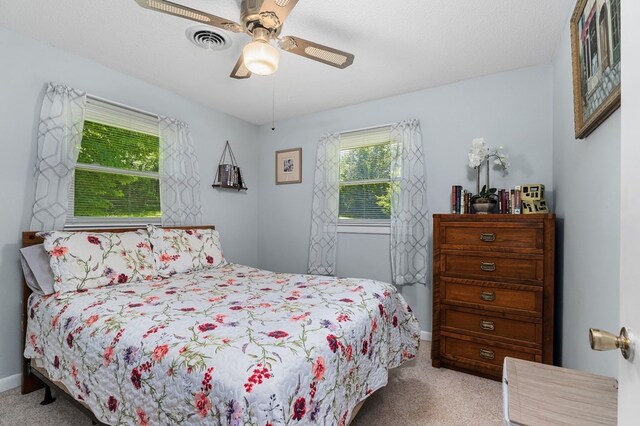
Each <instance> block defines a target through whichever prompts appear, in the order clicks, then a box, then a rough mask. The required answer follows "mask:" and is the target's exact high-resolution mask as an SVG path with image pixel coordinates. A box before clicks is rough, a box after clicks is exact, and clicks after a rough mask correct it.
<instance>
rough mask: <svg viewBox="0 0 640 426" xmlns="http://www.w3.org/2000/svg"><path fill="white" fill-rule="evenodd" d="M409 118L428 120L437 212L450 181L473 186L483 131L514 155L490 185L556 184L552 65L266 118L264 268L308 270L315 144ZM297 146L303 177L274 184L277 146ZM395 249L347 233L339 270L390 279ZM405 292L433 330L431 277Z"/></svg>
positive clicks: (443, 207) (431, 195) (430, 179)
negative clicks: (476, 144)
mask: <svg viewBox="0 0 640 426" xmlns="http://www.w3.org/2000/svg"><path fill="white" fill-rule="evenodd" d="M425 72H428V71H425ZM336 96H339V94H336ZM311 101H312V100H310V102H311ZM408 118H418V119H419V120H420V122H421V127H422V132H423V135H424V141H423V142H424V152H425V156H426V172H427V185H428V190H427V191H428V203H429V206H430V212H431V213H448V212H449V210H450V207H449V196H450V191H451V185H454V184H460V185H464V186H465V187H466V188H468V189H471V190H474V191H475V176H474V174H473V173H472V171H471V170H470V169H469V168H468V167H467V153H468V150H469V147H470V145H471V140H472V139H473V138H475V137H479V136H482V137H484V138H486V140H487V141H488V143H489V144H490V145H491V146H498V145H503V146H504V147H505V149H506V151H507V152H508V153H509V155H510V159H511V165H512V167H511V170H510V172H509V174H508V175H507V176H505V177H502V176H501V173H500V172H498V171H493V172H492V180H491V182H492V186H497V187H511V186H513V185H518V184H522V183H534V182H536V183H544V184H545V185H546V186H547V188H548V189H549V190H551V189H552V158H551V152H552V149H551V148H552V134H551V129H552V68H551V66H550V65H541V66H537V67H532V68H526V69H521V70H516V71H510V72H505V73H501V74H495V75H490V76H486V77H482V78H477V79H473V80H467V81H463V82H458V83H455V84H451V85H447V86H442V87H437V88H433V89H428V90H423V91H419V92H413V93H409V94H406V95H401V96H395V97H390V98H385V99H381V100H377V101H372V102H366V103H363V104H359V105H354V106H349V107H344V108H339V109H334V110H330V111H325V112H320V113H316V114H311V115H308V116H304V117H299V118H293V119H289V120H284V121H281V122H278V123H276V130H275V131H272V130H271V126H270V125H264V126H262V127H261V128H260V156H259V159H260V167H259V173H260V186H259V194H258V196H259V206H260V215H259V217H258V221H259V222H258V223H259V230H258V264H259V266H260V267H263V268H266V269H272V270H277V271H283V272H296V273H300V272H305V271H306V267H307V254H308V243H309V229H310V217H311V192H312V187H313V173H314V164H315V149H316V143H317V141H318V139H319V137H320V136H321V135H322V134H324V133H329V132H340V131H346V130H351V129H357V128H362V127H367V126H375V125H381V124H387V123H391V122H396V121H400V120H404V119H408ZM295 147H302V154H303V155H302V157H303V161H302V164H303V167H302V171H303V178H302V183H301V184H292V185H275V183H274V179H275V178H274V173H275V171H274V162H275V160H274V155H275V154H274V152H275V151H276V150H279V149H285V148H295ZM483 179H484V178H483ZM550 193H552V191H550ZM388 246H389V237H388V236H379V235H353V234H340V236H339V239H338V261H337V274H338V275H342V276H358V277H366V278H375V279H381V280H384V281H390V279H391V272H390V261H389V249H388ZM402 292H403V294H404V295H405V297H406V299H407V302H408V303H410V304H411V306H412V308H413V309H414V312H416V315H417V317H418V319H419V321H420V324H421V327H422V329H423V330H425V331H430V330H431V285H430V283H429V284H428V285H427V286H424V285H414V286H412V287H404V288H402Z"/></svg>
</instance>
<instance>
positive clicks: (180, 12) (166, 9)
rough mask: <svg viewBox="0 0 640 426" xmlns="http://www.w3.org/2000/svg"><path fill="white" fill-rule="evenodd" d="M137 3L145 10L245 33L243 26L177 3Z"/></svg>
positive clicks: (145, 0) (152, 0)
mask: <svg viewBox="0 0 640 426" xmlns="http://www.w3.org/2000/svg"><path fill="white" fill-rule="evenodd" d="M136 3H138V4H139V5H140V6H142V7H144V8H145V9H151V10H155V11H158V12H162V13H166V14H168V15H173V16H179V17H181V18H185V19H190V20H192V21H196V22H201V23H203V24H207V25H211V26H214V27H218V28H222V29H223V30H227V31H232V32H234V33H241V32H243V28H242V25H240V24H238V23H236V22H233V21H230V20H228V19H223V18H220V17H219V16H215V15H211V14H210V13H206V12H202V11H201V10H197V9H192V8H190V7H186V6H182V5H180V4H177V3H172V2H170V1H166V0H136Z"/></svg>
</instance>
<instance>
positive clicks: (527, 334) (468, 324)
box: [441, 305, 542, 346]
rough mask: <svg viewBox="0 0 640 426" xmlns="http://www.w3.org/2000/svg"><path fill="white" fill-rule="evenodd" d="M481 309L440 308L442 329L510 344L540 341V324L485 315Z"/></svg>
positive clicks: (532, 343) (531, 343)
mask: <svg viewBox="0 0 640 426" xmlns="http://www.w3.org/2000/svg"><path fill="white" fill-rule="evenodd" d="M487 314H488V312H482V311H462V310H457V309H451V308H448V307H447V306H446V305H444V306H443V309H442V323H441V327H442V329H443V330H447V331H451V332H456V333H463V334H472V335H475V336H477V337H481V338H487V339H501V340H503V341H505V342H507V343H512V344H523V343H524V344H528V345H531V346H533V345H537V344H540V343H541V340H542V336H541V334H542V333H541V324H540V323H535V322H531V321H522V320H516V319H510V318H502V317H496V316H492V315H487Z"/></svg>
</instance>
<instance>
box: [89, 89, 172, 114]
mask: <svg viewBox="0 0 640 426" xmlns="http://www.w3.org/2000/svg"><path fill="white" fill-rule="evenodd" d="M87 98H89V99H93V100H94V101H99V102H104V103H106V104H109V105H113V106H116V107H119V108H123V109H128V110H129V111H133V112H137V113H139V114H144V115H148V116H150V117H153V118H160V116H159V115H158V114H154V113H152V112H149V111H145V110H143V109H139V108H134V107H132V106H129V105H125V104H121V103H120V102H115V101H112V100H111V99H105V98H101V97H100V96H96V95H91V94H89V93H87Z"/></svg>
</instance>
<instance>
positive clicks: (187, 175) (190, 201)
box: [159, 117, 202, 226]
mask: <svg viewBox="0 0 640 426" xmlns="http://www.w3.org/2000/svg"><path fill="white" fill-rule="evenodd" d="M159 126H160V129H159V130H160V207H161V208H162V225H163V226H179V225H200V224H201V222H202V207H201V205H200V172H199V169H198V161H197V158H196V155H195V151H194V149H193V142H192V141H191V134H190V133H189V127H188V126H187V124H186V123H184V122H182V121H178V120H175V119H172V118H168V117H159Z"/></svg>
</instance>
